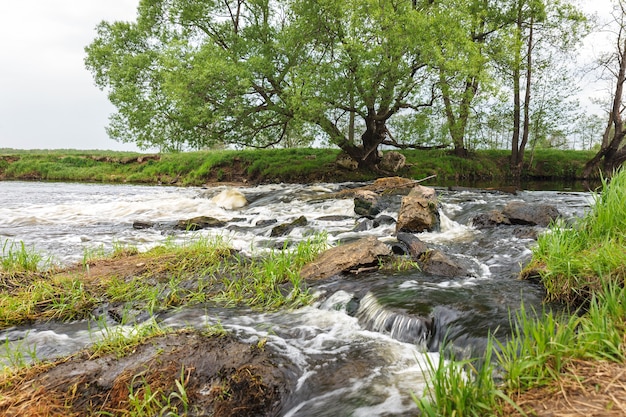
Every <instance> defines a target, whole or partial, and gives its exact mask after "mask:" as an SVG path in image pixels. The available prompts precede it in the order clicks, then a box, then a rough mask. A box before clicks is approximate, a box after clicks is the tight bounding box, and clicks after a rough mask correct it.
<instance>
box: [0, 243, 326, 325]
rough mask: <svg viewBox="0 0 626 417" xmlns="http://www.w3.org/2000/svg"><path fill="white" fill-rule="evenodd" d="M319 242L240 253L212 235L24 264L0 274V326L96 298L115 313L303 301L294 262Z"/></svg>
mask: <svg viewBox="0 0 626 417" xmlns="http://www.w3.org/2000/svg"><path fill="white" fill-rule="evenodd" d="M326 241H327V237H326V235H323V234H321V235H316V236H312V237H310V238H309V239H307V240H305V241H303V242H301V243H300V244H298V245H297V246H295V248H294V249H287V248H284V249H283V250H273V251H271V252H269V253H262V254H259V255H258V256H255V257H253V258H247V257H243V256H241V255H240V254H238V253H236V252H235V251H234V250H232V249H231V248H230V246H229V244H228V242H227V241H225V240H224V239H223V238H221V237H219V236H217V237H213V238H202V237H195V238H191V239H190V240H189V241H188V242H186V243H184V244H181V245H174V244H172V243H171V242H166V243H164V244H163V245H161V246H158V247H156V248H154V249H152V250H150V251H148V252H145V253H137V251H136V249H134V248H124V247H121V246H118V247H117V248H116V250H115V251H114V252H113V254H111V255H109V257H108V258H107V257H105V254H103V253H102V252H100V251H96V252H93V253H91V252H90V253H88V254H85V257H84V260H83V262H82V263H81V264H79V265H78V266H77V267H76V268H73V269H72V268H71V269H67V270H54V269H51V270H46V271H40V270H37V269H36V270H32V268H35V265H31V269H30V270H28V271H27V272H23V273H22V274H21V275H18V276H16V277H6V278H3V281H4V286H3V288H2V290H0V329H3V328H7V327H10V326H14V325H19V324H22V323H25V322H29V321H33V320H61V321H68V320H78V319H84V318H89V317H90V316H91V314H92V311H94V309H95V308H96V307H97V306H98V305H100V304H102V303H116V304H117V305H121V306H122V316H123V317H124V316H125V311H129V310H131V309H132V310H137V309H140V310H142V311H147V312H148V313H155V312H157V311H160V310H166V309H171V308H174V307H178V306H183V305H192V304H201V303H207V302H213V303H218V304H221V305H225V306H231V305H246V306H249V307H252V308H257V309H269V310H275V309H278V308H282V307H296V306H301V305H306V304H308V303H310V302H311V299H312V296H311V294H309V291H308V289H307V286H306V284H305V283H304V282H303V281H302V279H301V278H300V269H301V268H302V266H303V265H304V264H305V263H307V262H308V261H310V260H312V259H313V258H314V257H315V256H316V255H317V254H318V253H319V252H321V251H322V250H323V249H324V248H325V247H326ZM27 253H31V252H27ZM103 257H104V258H103ZM102 259H110V260H112V261H119V262H120V268H113V269H111V270H110V271H108V270H106V269H105V270H104V271H102V270H101V269H98V268H97V266H96V265H97V262H98V260H102ZM12 265H13V263H12ZM29 265H30V264H29ZM136 265H141V266H142V267H141V268H140V269H135V267H136ZM20 268H23V267H22V266H20ZM22 270H23V269H20V271H22ZM96 271H98V272H96ZM94 274H97V275H94ZM123 317H122V318H123Z"/></svg>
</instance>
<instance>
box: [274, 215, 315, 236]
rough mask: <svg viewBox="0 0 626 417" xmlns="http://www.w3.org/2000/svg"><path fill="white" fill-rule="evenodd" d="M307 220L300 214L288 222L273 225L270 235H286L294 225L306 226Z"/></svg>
mask: <svg viewBox="0 0 626 417" xmlns="http://www.w3.org/2000/svg"><path fill="white" fill-rule="evenodd" d="M307 223H308V220H307V219H306V217H304V216H300V217H298V218H297V219H295V220H294V221H292V222H290V223H283V224H280V225H278V226H276V227H274V228H273V229H272V231H271V233H270V237H280V236H285V235H288V234H289V233H290V232H291V231H292V230H293V229H295V228H296V227H302V226H306V225H307Z"/></svg>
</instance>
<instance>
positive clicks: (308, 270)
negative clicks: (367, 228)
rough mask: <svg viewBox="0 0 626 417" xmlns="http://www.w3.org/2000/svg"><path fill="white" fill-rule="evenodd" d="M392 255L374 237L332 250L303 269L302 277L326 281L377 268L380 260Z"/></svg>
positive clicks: (388, 249) (387, 248)
mask: <svg viewBox="0 0 626 417" xmlns="http://www.w3.org/2000/svg"><path fill="white" fill-rule="evenodd" d="M389 255H391V249H390V248H389V247H388V246H387V245H386V244H384V243H383V242H381V241H379V240H378V239H376V237H374V236H368V237H365V238H362V239H359V240H356V241H354V242H351V243H346V244H345V245H340V246H336V247H334V248H331V249H329V250H327V251H325V252H323V253H322V254H321V255H319V256H318V257H317V259H315V260H314V261H313V262H310V263H308V264H307V265H305V266H304V268H302V270H301V272H300V275H301V276H302V278H304V279H307V280H312V279H324V278H328V277H331V276H333V275H337V274H339V273H341V272H350V271H352V272H355V271H356V272H358V271H359V270H360V269H361V268H368V267H376V266H378V264H379V259H380V258H383V257H387V256H389Z"/></svg>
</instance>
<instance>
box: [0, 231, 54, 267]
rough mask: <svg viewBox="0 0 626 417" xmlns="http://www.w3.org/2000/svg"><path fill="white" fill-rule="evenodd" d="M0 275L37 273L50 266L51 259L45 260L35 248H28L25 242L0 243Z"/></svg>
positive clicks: (8, 241) (7, 241)
mask: <svg viewBox="0 0 626 417" xmlns="http://www.w3.org/2000/svg"><path fill="white" fill-rule="evenodd" d="M0 244H1V245H2V252H1V253H0V273H2V272H4V273H7V274H15V273H22V272H36V271H37V270H39V269H40V268H45V267H46V266H48V265H49V263H50V259H45V258H44V257H43V256H42V255H41V254H40V253H38V252H37V251H35V250H34V249H33V248H28V247H26V245H25V244H24V242H21V241H20V242H15V241H11V240H8V239H7V240H5V241H4V242H1V241H0Z"/></svg>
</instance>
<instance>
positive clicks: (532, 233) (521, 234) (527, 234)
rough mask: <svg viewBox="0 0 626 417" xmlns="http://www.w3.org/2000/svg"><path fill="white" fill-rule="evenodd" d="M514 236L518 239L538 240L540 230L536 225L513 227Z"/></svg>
mask: <svg viewBox="0 0 626 417" xmlns="http://www.w3.org/2000/svg"><path fill="white" fill-rule="evenodd" d="M513 236H515V237H516V238H518V239H532V240H537V237H538V236H539V231H538V230H537V229H536V228H534V227H516V228H515V229H513Z"/></svg>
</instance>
